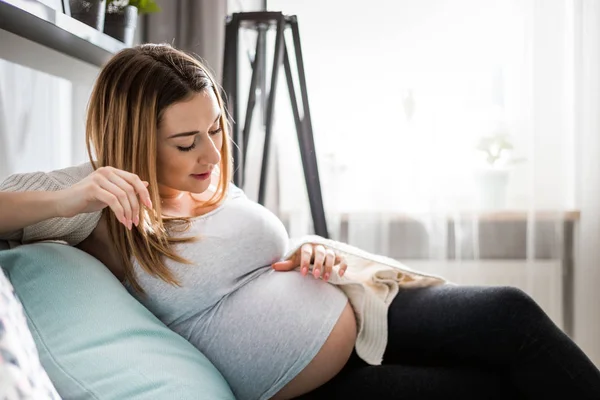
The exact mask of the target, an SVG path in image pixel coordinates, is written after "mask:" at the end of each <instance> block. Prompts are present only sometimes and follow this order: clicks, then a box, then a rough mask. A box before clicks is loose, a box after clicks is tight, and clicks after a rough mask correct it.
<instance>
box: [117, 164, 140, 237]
mask: <svg viewBox="0 0 600 400" xmlns="http://www.w3.org/2000/svg"><path fill="white" fill-rule="evenodd" d="M110 179H111V183H114V184H115V185H116V186H118V187H119V188H120V189H121V191H122V193H124V194H125V195H124V196H125V198H123V197H119V196H117V197H118V198H119V201H120V202H121V204H123V201H124V200H125V201H126V203H127V205H126V206H124V207H123V208H124V209H125V214H126V215H127V210H128V209H129V210H131V215H129V216H128V226H129V229H131V224H132V223H133V224H134V225H135V226H138V225H139V222H140V217H139V216H140V203H139V202H138V198H137V196H136V193H135V189H134V187H133V186H132V185H131V184H129V182H127V181H125V179H123V178H121V177H120V176H119V175H117V174H114V175H112V176H111V177H110ZM122 193H121V194H120V195H121V196H123V194H122Z"/></svg>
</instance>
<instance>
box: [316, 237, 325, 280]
mask: <svg viewBox="0 0 600 400" xmlns="http://www.w3.org/2000/svg"><path fill="white" fill-rule="evenodd" d="M313 251H314V253H315V261H314V263H313V276H314V277H315V278H317V279H318V278H319V277H320V276H322V275H323V263H324V261H325V256H326V255H327V251H326V250H325V247H324V246H323V245H320V244H318V245H316V246H315V247H314V249H313Z"/></svg>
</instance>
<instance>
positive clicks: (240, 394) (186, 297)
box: [131, 185, 347, 400]
mask: <svg viewBox="0 0 600 400" xmlns="http://www.w3.org/2000/svg"><path fill="white" fill-rule="evenodd" d="M183 235H194V236H195V235H197V236H198V237H199V240H198V241H197V242H195V243H185V244H178V245H176V249H177V251H178V253H179V254H180V255H181V256H183V257H184V258H186V259H188V260H189V261H192V264H191V265H186V264H180V263H176V262H173V261H170V260H169V262H168V265H169V267H170V268H171V270H172V271H173V272H174V274H175V276H176V277H177V278H178V279H179V282H180V283H181V287H176V286H172V285H169V284H167V283H165V282H163V281H161V280H159V279H157V278H154V277H152V276H149V275H148V274H146V273H145V272H143V271H142V269H141V268H140V267H139V265H137V264H135V263H134V265H135V268H136V276H137V278H138V279H139V282H140V285H141V286H142V288H143V289H144V290H145V292H146V296H138V295H137V294H136V293H134V292H132V291H131V293H132V294H133V295H134V296H136V297H137V298H138V300H139V301H140V302H141V303H142V304H144V305H145V306H146V307H147V308H148V309H149V310H150V311H152V312H153V313H154V314H155V315H156V316H157V317H158V318H159V319H160V320H161V321H163V322H164V323H165V324H166V325H167V326H168V327H170V328H171V329H172V330H174V331H175V332H177V333H179V334H180V335H182V336H183V337H184V338H186V339H187V340H188V341H189V342H191V343H192V344H193V345H194V346H196V347H197V348H198V349H199V350H200V351H201V352H202V353H203V354H204V355H205V356H206V357H208V359H209V360H210V361H211V362H212V363H213V364H214V365H215V366H216V367H217V369H219V371H220V372H221V373H222V374H223V376H224V377H225V379H226V380H227V382H228V383H229V385H230V386H231V389H232V390H233V392H234V394H235V396H236V398H237V399H253V400H254V399H268V398H270V397H272V396H273V395H275V394H276V393H277V392H278V391H279V390H281V389H282V388H283V387H284V386H285V385H286V384H287V383H288V382H289V381H291V380H292V379H293V378H294V377H295V376H296V375H298V373H300V372H301V371H302V370H303V369H304V368H305V367H306V366H307V365H308V363H309V362H310V361H311V360H312V359H313V358H314V357H315V355H316V354H317V353H318V351H319V350H320V349H321V347H322V346H323V344H324V343H325V340H326V339H327V337H328V336H329V334H330V333H331V330H332V329H333V327H334V325H335V323H336V322H337V320H338V318H339V317H340V315H341V313H342V311H343V309H344V307H345V305H346V303H347V298H346V295H345V294H344V293H343V292H342V291H341V290H340V289H339V288H338V287H336V286H333V285H330V284H328V283H325V282H323V281H322V280H316V279H314V278H313V277H311V276H307V277H303V276H302V275H301V274H300V273H299V272H297V271H291V272H275V271H273V270H272V269H271V263H273V262H275V261H278V260H281V259H282V257H283V255H284V254H285V252H286V250H287V246H288V243H289V239H288V235H287V232H286V230H285V228H284V226H283V224H282V223H281V221H279V219H278V218H277V217H276V216H275V215H274V214H272V213H271V212H270V211H269V210H267V209H266V208H265V207H263V206H261V205H259V204H258V203H255V202H253V201H251V200H249V199H248V198H247V197H246V196H245V195H244V193H243V192H242V191H241V190H240V189H239V188H237V187H235V186H234V185H231V186H230V190H229V193H228V196H227V199H226V200H225V201H224V202H223V204H222V205H221V206H220V207H218V208H217V209H215V210H213V211H211V212H210V213H207V214H205V215H202V216H200V217H197V218H194V219H193V220H192V226H191V228H190V230H189V231H187V232H186V233H184V234H183Z"/></svg>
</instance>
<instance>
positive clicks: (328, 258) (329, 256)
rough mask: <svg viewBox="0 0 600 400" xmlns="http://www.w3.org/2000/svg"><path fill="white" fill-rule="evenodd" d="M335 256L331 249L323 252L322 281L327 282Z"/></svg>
mask: <svg viewBox="0 0 600 400" xmlns="http://www.w3.org/2000/svg"><path fill="white" fill-rule="evenodd" d="M335 258H336V254H335V251H334V250H333V249H326V250H325V261H324V262H323V280H324V281H325V282H327V281H328V280H329V277H330V276H331V271H332V270H333V265H334V263H335Z"/></svg>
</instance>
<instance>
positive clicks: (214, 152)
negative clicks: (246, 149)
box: [197, 135, 221, 165]
mask: <svg viewBox="0 0 600 400" xmlns="http://www.w3.org/2000/svg"><path fill="white" fill-rule="evenodd" d="M199 147H200V149H201V150H200V151H199V152H198V159H197V162H198V164H210V165H217V164H219V163H220V162H221V151H220V150H219V148H218V147H217V145H216V143H215V142H214V140H213V139H212V137H210V136H209V135H203V143H202V145H201V146H199Z"/></svg>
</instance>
